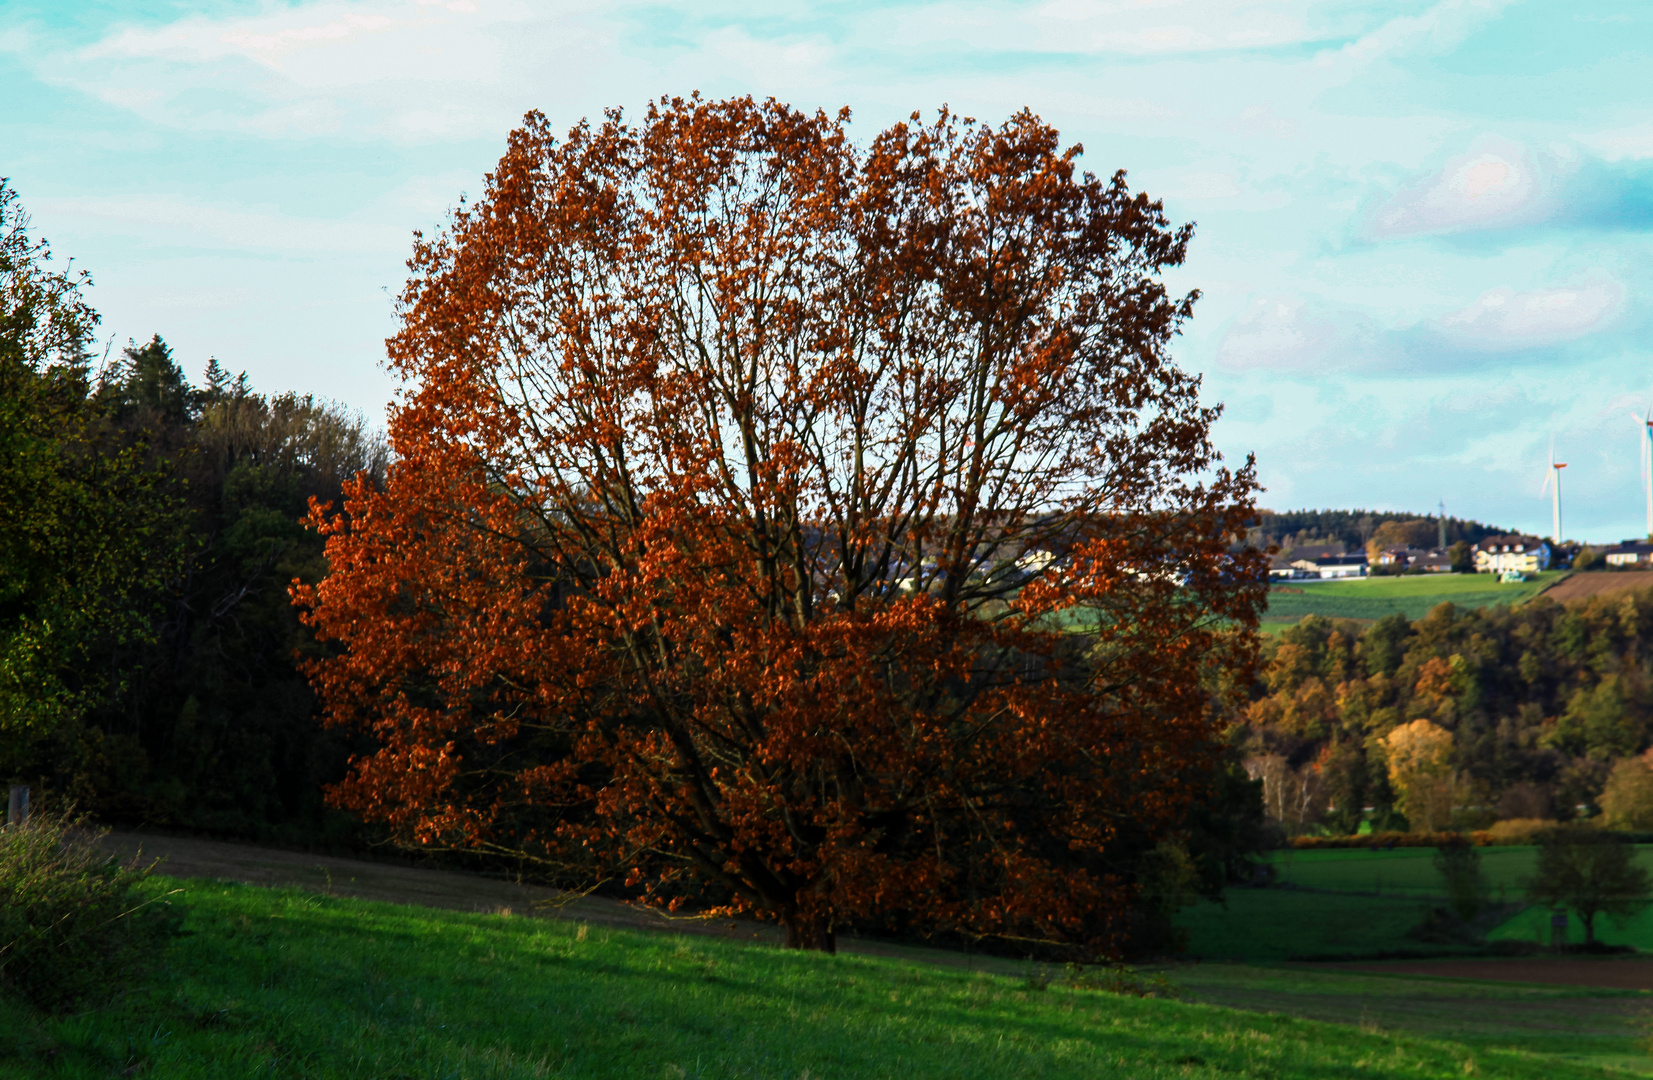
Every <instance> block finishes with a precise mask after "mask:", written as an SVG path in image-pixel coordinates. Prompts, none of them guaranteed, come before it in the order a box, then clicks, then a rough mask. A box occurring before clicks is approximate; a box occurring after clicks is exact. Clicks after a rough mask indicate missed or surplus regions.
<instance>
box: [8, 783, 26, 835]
mask: <svg viewBox="0 0 1653 1080" xmlns="http://www.w3.org/2000/svg"><path fill="white" fill-rule="evenodd" d="M28 820H29V786H28V785H27V784H13V785H12V786H11V793H10V795H9V797H8V798H7V799H6V824H7V825H22V824H23V823H24V822H26V821H28Z"/></svg>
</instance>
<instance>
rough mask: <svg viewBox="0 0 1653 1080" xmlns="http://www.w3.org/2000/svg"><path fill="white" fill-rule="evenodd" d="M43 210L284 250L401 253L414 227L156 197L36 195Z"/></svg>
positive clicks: (115, 227) (87, 224) (200, 240)
mask: <svg viewBox="0 0 1653 1080" xmlns="http://www.w3.org/2000/svg"><path fill="white" fill-rule="evenodd" d="M34 207H35V208H36V209H37V210H38V211H39V212H40V213H42V214H46V215H50V216H52V217H55V218H57V219H59V220H69V221H74V222H75V223H76V227H77V228H78V229H90V228H95V229H96V231H98V232H100V233H103V234H109V235H115V236H132V237H138V238H140V239H143V240H146V241H148V242H149V243H151V244H153V245H155V246H156V247H181V248H194V249H197V250H202V251H245V252H256V253H280V254H289V255H291V254H298V255H305V254H317V255H331V254H341V253H350V254H361V253H386V252H388V253H396V252H400V251H403V250H405V249H407V248H408V247H409V246H410V245H411V243H412V241H411V239H410V236H409V230H407V229H403V228H398V227H395V226H390V225H382V224H377V223H373V222H351V221H322V220H315V219H305V218H294V217H289V216H287V215H284V214H280V213H276V212H274V211H269V210H259V209H250V208H247V207H222V206H212V205H205V204H202V203H197V202H189V201H186V200H182V199H173V198H165V197H152V196H132V197H121V196H112V197H111V196H100V197H92V198H70V199H52V198H47V199H37V200H35V202H34Z"/></svg>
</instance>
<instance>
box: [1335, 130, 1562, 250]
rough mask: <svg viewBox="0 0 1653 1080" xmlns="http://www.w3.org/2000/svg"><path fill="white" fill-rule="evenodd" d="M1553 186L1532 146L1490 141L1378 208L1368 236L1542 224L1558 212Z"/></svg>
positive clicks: (1372, 216) (1478, 145) (1487, 140)
mask: <svg viewBox="0 0 1653 1080" xmlns="http://www.w3.org/2000/svg"><path fill="white" fill-rule="evenodd" d="M1551 186H1552V185H1551V183H1550V182H1549V181H1548V179H1547V177H1546V176H1545V175H1544V171H1543V170H1541V168H1540V165H1539V162H1538V160H1537V158H1536V156H1535V155H1534V154H1533V153H1532V152H1531V151H1529V150H1528V149H1527V148H1526V147H1524V146H1521V145H1519V144H1517V143H1513V142H1510V141H1508V140H1506V139H1497V138H1486V139H1482V140H1479V141H1478V142H1477V144H1476V145H1475V146H1474V147H1472V148H1471V149H1470V150H1469V151H1468V152H1467V153H1463V154H1459V155H1458V156H1456V157H1454V158H1452V159H1451V160H1450V161H1448V162H1447V163H1446V165H1445V167H1444V168H1442V169H1440V170H1439V171H1438V172H1435V173H1432V174H1431V175H1429V176H1426V177H1424V178H1423V179H1422V180H1421V181H1419V182H1417V183H1415V184H1413V185H1411V186H1409V187H1406V188H1403V189H1402V190H1401V191H1398V192H1396V193H1395V194H1394V195H1393V196H1391V197H1390V198H1389V199H1388V200H1386V201H1385V202H1384V203H1382V204H1381V205H1380V206H1378V207H1377V208H1376V209H1375V210H1374V211H1373V212H1372V214H1371V217H1370V220H1369V222H1368V225H1367V232H1368V234H1369V235H1371V236H1373V237H1376V238H1380V239H1389V238H1395V237H1404V236H1417V235H1429V234H1436V233H1452V232H1460V231H1463V230H1466V229H1484V228H1492V227H1497V226H1508V225H1516V224H1524V223H1527V222H1531V221H1536V220H1540V219H1541V218H1542V217H1543V216H1544V215H1545V214H1546V213H1548V212H1549V211H1550V209H1551V208H1552V207H1551V203H1550V199H1549V193H1550V188H1551Z"/></svg>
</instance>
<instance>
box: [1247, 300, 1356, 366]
mask: <svg viewBox="0 0 1653 1080" xmlns="http://www.w3.org/2000/svg"><path fill="white" fill-rule="evenodd" d="M1379 339H1380V335H1379V333H1378V331H1377V329H1376V327H1374V325H1373V324H1372V322H1371V320H1370V319H1369V318H1368V317H1367V316H1365V315H1362V314H1360V313H1358V312H1354V311H1347V310H1334V309H1332V308H1329V307H1327V306H1326V305H1325V304H1323V303H1321V302H1319V301H1314V300H1309V299H1306V298H1304V297H1302V296H1295V295H1274V296H1261V297H1257V298H1255V299H1253V300H1252V301H1251V304H1250V305H1249V306H1248V307H1247V308H1246V310H1245V311H1244V312H1243V313H1241V314H1240V315H1239V317H1237V318H1236V319H1235V320H1234V321H1233V322H1232V323H1231V324H1230V325H1229V327H1228V330H1227V332H1225V333H1224V334H1223V337H1222V341H1221V343H1220V344H1219V345H1218V346H1217V363H1218V364H1220V365H1221V366H1222V367H1224V368H1227V369H1229V370H1231V371H1276V372H1292V373H1300V374H1313V373H1316V372H1331V371H1347V370H1349V369H1350V368H1351V367H1353V366H1356V365H1360V364H1367V363H1370V362H1371V361H1372V360H1373V359H1374V357H1375V356H1376V354H1377V352H1378V348H1379V344H1380V341H1379Z"/></svg>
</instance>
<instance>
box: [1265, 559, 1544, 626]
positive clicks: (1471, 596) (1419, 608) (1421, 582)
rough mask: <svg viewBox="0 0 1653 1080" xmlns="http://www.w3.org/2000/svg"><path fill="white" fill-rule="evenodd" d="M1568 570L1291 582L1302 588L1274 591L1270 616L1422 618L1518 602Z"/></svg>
mask: <svg viewBox="0 0 1653 1080" xmlns="http://www.w3.org/2000/svg"><path fill="white" fill-rule="evenodd" d="M1565 573H1566V571H1561V570H1547V571H1545V572H1544V573H1542V574H1540V575H1538V579H1537V580H1535V581H1529V582H1525V583H1523V584H1520V585H1499V584H1497V583H1496V582H1495V581H1494V580H1493V578H1492V576H1491V575H1490V574H1428V575H1424V574H1419V575H1415V576H1411V577H1374V578H1361V579H1352V580H1347V581H1293V582H1289V583H1286V584H1287V585H1288V587H1289V588H1293V589H1302V590H1303V591H1302V593H1285V592H1270V593H1269V597H1268V615H1267V616H1266V618H1268V619H1269V620H1271V621H1274V622H1279V621H1281V620H1290V621H1296V620H1297V619H1300V618H1302V617H1303V616H1304V615H1324V616H1327V617H1330V618H1340V619H1381V618H1382V617H1383V616H1385V615H1388V614H1390V613H1392V612H1396V611H1398V612H1401V613H1402V614H1404V615H1405V616H1406V617H1407V618H1409V619H1421V618H1422V617H1423V616H1425V615H1427V614H1428V613H1429V609H1430V608H1432V607H1434V606H1435V605H1437V604H1441V603H1444V602H1446V601H1451V602H1452V603H1454V604H1458V605H1459V606H1462V607H1490V606H1491V605H1493V604H1518V603H1520V602H1522V601H1523V600H1530V599H1531V598H1532V597H1534V596H1536V595H1538V593H1539V592H1540V591H1541V590H1543V589H1545V588H1548V587H1549V586H1550V585H1551V584H1553V583H1554V582H1555V581H1556V579H1557V578H1559V577H1562V576H1563V575H1564V574H1565Z"/></svg>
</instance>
